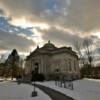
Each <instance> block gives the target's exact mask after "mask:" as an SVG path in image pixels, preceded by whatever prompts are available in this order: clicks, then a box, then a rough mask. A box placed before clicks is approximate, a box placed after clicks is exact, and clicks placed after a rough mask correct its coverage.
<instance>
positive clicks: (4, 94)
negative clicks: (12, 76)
mask: <svg viewBox="0 0 100 100" xmlns="http://www.w3.org/2000/svg"><path fill="white" fill-rule="evenodd" d="M32 91H33V86H31V85H27V84H20V85H18V84H17V83H15V82H11V81H3V82H0V100H51V99H50V97H49V96H48V95H46V94H44V93H43V92H42V91H40V90H39V89H37V88H36V91H37V92H38V96H37V97H31V93H32Z"/></svg>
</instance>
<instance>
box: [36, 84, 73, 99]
mask: <svg viewBox="0 0 100 100" xmlns="http://www.w3.org/2000/svg"><path fill="white" fill-rule="evenodd" d="M36 87H38V88H39V89H41V90H42V91H44V92H45V93H46V94H47V95H49V96H50V97H51V98H52V100H74V99H72V98H71V97H68V96H66V95H64V94H62V93H60V92H58V91H55V90H53V89H51V88H48V87H45V86H42V85H38V84H36Z"/></svg>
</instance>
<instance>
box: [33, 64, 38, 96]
mask: <svg viewBox="0 0 100 100" xmlns="http://www.w3.org/2000/svg"><path fill="white" fill-rule="evenodd" d="M35 66H36V67H35V70H34V71H32V81H33V86H34V88H33V91H32V97H36V96H37V91H36V90H35V81H36V75H37V74H38V63H36V64H35Z"/></svg>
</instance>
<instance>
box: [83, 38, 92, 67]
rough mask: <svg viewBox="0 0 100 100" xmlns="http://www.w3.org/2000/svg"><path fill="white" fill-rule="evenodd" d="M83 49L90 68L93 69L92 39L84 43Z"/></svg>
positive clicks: (87, 39)
mask: <svg viewBox="0 0 100 100" xmlns="http://www.w3.org/2000/svg"><path fill="white" fill-rule="evenodd" d="M83 48H84V55H85V58H86V59H87V61H88V64H89V65H90V67H92V62H93V59H94V54H93V41H92V39H90V38H86V39H85V40H84V41H83Z"/></svg>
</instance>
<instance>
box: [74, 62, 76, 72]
mask: <svg viewBox="0 0 100 100" xmlns="http://www.w3.org/2000/svg"><path fill="white" fill-rule="evenodd" d="M74 70H75V71H76V61H74Z"/></svg>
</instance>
